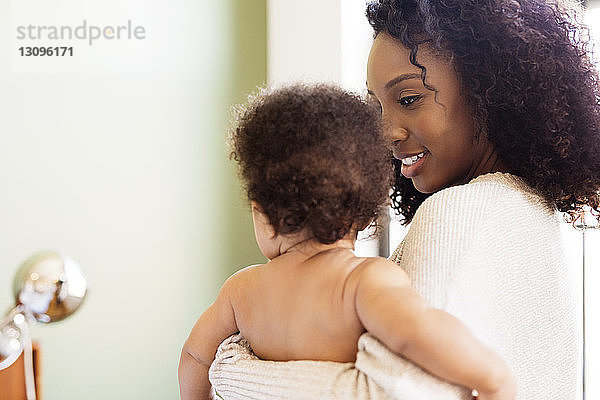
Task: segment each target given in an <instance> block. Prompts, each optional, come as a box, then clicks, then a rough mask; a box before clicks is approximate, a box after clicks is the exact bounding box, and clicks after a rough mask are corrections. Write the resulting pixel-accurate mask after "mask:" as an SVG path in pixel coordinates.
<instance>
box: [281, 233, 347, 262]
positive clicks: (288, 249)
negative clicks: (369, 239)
mask: <svg viewBox="0 0 600 400" xmlns="http://www.w3.org/2000/svg"><path fill="white" fill-rule="evenodd" d="M354 242H355V239H354V238H353V237H345V238H342V239H340V240H338V241H336V242H334V243H331V244H324V243H321V242H319V241H318V240H317V239H315V238H314V237H310V238H302V239H296V240H286V241H284V242H283V243H282V244H281V247H280V255H285V254H298V255H303V256H305V257H312V256H314V255H315V254H318V253H322V252H324V251H328V250H335V249H340V250H342V249H347V250H354Z"/></svg>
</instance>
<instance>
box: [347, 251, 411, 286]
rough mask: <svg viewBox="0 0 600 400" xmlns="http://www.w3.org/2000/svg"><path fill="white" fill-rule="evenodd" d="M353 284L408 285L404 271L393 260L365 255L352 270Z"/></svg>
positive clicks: (407, 278) (408, 280) (408, 281)
mask: <svg viewBox="0 0 600 400" xmlns="http://www.w3.org/2000/svg"><path fill="white" fill-rule="evenodd" d="M352 275H354V276H353V279H354V281H355V285H357V286H358V285H359V284H360V285H369V286H373V285H374V286H382V285H383V286H399V285H401V286H403V285H410V278H409V277H408V275H407V274H406V272H405V271H404V270H403V269H402V268H400V267H399V266H398V265H397V264H395V263H394V262H392V261H390V260H388V259H385V258H382V257H365V258H364V259H363V260H362V262H361V263H360V264H359V265H357V266H356V268H355V269H354V271H353V274H352Z"/></svg>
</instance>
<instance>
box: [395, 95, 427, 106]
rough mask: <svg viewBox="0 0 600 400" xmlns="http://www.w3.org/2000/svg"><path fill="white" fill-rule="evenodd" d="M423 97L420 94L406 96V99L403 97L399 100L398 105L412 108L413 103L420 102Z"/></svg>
mask: <svg viewBox="0 0 600 400" xmlns="http://www.w3.org/2000/svg"><path fill="white" fill-rule="evenodd" d="M421 97H423V96H421V95H420V94H415V95H412V96H404V97H401V98H400V99H398V104H400V105H401V106H410V105H412V104H413V103H415V102H416V101H418V100H420V99H421Z"/></svg>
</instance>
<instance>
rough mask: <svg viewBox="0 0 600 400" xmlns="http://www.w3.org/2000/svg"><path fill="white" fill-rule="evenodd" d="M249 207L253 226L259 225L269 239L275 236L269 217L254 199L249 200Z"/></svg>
mask: <svg viewBox="0 0 600 400" xmlns="http://www.w3.org/2000/svg"><path fill="white" fill-rule="evenodd" d="M250 207H251V209H252V219H253V220H254V227H255V229H256V228H257V227H261V228H262V229H263V232H266V233H267V234H268V238H269V239H273V238H275V236H276V233H275V228H274V227H273V225H271V222H270V221H269V217H267V214H265V212H264V210H263V208H262V207H261V205H260V204H258V203H257V202H256V201H254V200H252V201H251V202H250Z"/></svg>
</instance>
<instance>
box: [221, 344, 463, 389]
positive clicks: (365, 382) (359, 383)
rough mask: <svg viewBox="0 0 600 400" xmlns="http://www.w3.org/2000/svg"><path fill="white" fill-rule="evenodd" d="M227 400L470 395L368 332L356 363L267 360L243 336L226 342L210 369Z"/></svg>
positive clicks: (359, 349) (360, 345)
mask: <svg viewBox="0 0 600 400" xmlns="http://www.w3.org/2000/svg"><path fill="white" fill-rule="evenodd" d="M210 381H211V383H212V384H213V386H214V388H215V390H216V392H217V393H218V394H219V395H221V396H222V397H223V399H226V400H242V399H256V400H263V399H264V400H278V399H289V400H313V399H326V400H337V399H340V400H341V399H353V400H414V399H417V398H424V399H436V400H467V399H470V398H471V397H470V393H469V391H468V390H466V389H464V388H461V387H458V386H455V385H452V384H450V383H447V382H444V381H442V380H440V379H438V378H436V377H434V376H432V375H430V374H428V373H427V372H425V371H423V370H422V369H420V368H419V367H418V366H416V365H414V364H413V363H411V362H409V361H407V360H405V359H403V358H401V357H399V356H397V355H395V354H394V353H392V352H391V351H390V350H388V349H387V348H386V347H385V346H384V345H383V344H381V343H380V342H379V341H378V340H377V339H376V338H374V337H373V336H371V335H369V334H368V333H366V334H364V335H362V336H361V337H360V339H359V343H358V354H357V360H356V363H336V362H328V361H286V362H278V361H263V360H259V359H258V358H257V357H256V356H255V355H254V354H253V353H252V351H251V349H250V346H249V344H248V343H247V342H246V341H245V340H244V338H243V337H242V336H241V335H240V334H236V335H234V336H231V337H230V338H228V339H226V340H225V341H224V342H223V343H222V344H221V346H220V347H219V350H218V351H217V355H216V358H215V361H214V362H213V364H212V366H211V368H210Z"/></svg>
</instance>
